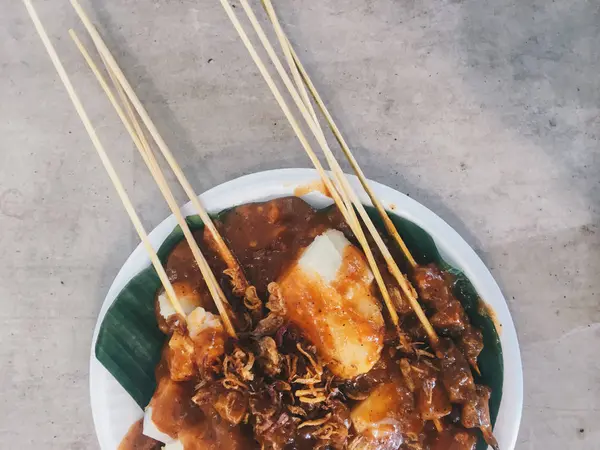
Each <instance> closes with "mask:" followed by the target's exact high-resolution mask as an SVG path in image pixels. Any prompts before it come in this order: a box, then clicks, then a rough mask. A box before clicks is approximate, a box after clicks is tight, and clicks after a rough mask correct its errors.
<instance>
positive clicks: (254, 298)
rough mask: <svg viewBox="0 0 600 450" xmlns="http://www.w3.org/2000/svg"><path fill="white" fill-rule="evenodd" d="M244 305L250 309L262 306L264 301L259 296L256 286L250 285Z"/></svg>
mask: <svg viewBox="0 0 600 450" xmlns="http://www.w3.org/2000/svg"><path fill="white" fill-rule="evenodd" d="M244 306H245V307H246V308H248V309H249V310H250V311H257V310H260V309H261V308H262V302H261V301H260V298H258V293H257V292H256V288H255V287H254V286H248V287H247V288H246V292H245V294H244Z"/></svg>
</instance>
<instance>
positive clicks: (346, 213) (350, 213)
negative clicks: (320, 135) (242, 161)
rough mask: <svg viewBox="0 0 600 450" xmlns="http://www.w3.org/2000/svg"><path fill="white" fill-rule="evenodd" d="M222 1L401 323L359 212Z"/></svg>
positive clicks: (391, 314) (393, 316)
mask: <svg viewBox="0 0 600 450" xmlns="http://www.w3.org/2000/svg"><path fill="white" fill-rule="evenodd" d="M220 2H221V5H222V6H223V9H224V10H225V12H226V13H227V16H228V17H229V19H230V20H231V23H232V24H233V26H234V28H235V29H236V31H237V32H238V34H239V35H240V38H241V39H242V42H243V43H244V45H245V47H246V49H247V50H248V53H249V54H250V56H251V57H252V60H253V61H254V63H255V64H256V66H257V68H258V70H259V71H260V73H261V75H262V76H263V78H264V79H265V81H266V83H267V85H268V86H269V89H270V90H271V92H272V93H273V96H274V97H275V100H276V101H277V103H278V104H279V106H280V107H281V109H282V111H283V113H284V115H285V116H286V118H287V120H288V121H289V123H290V125H291V127H292V129H293V130H294V132H295V133H296V135H297V136H298V139H299V141H300V143H301V145H302V147H303V148H304V150H305V151H306V154H307V155H308V157H309V158H310V160H311V162H312V163H313V165H314V166H315V168H316V170H317V172H318V173H319V176H320V177H321V180H322V181H323V183H324V184H325V186H326V187H327V189H328V190H329V192H330V193H331V196H332V198H333V200H334V202H335V204H336V205H337V207H338V208H339V210H340V212H341V214H342V216H343V217H344V220H345V221H346V222H347V223H348V225H349V226H350V228H351V229H352V232H353V233H354V235H355V236H356V238H357V239H358V241H359V243H360V244H361V247H362V248H363V251H364V252H365V256H366V258H367V261H368V263H369V267H370V268H371V271H372V272H373V275H374V277H375V280H376V282H377V285H378V287H379V289H380V291H381V295H382V297H383V298H384V302H385V304H386V306H387V308H388V312H389V314H390V318H391V320H392V322H393V323H394V325H398V314H397V312H396V310H395V308H394V306H393V304H392V301H391V298H390V296H389V293H388V291H387V288H386V286H385V283H384V281H383V278H382V276H381V273H380V272H379V269H378V267H377V263H376V261H375V257H374V256H373V252H372V251H371V249H370V247H369V245H368V242H367V240H366V236H365V234H364V232H363V230H362V228H361V226H360V222H359V221H358V218H357V217H356V213H355V211H354V209H353V208H346V205H345V201H344V200H343V199H342V195H344V192H343V191H340V192H338V189H337V188H336V187H335V186H334V184H333V183H332V181H331V179H330V178H329V176H328V175H327V173H326V172H325V169H324V168H323V166H322V165H321V163H320V161H319V159H318V157H317V155H316V154H315V152H314V151H313V150H312V148H311V146H310V144H309V143H308V140H307V139H306V136H305V135H304V133H303V132H302V129H301V128H300V125H299V124H298V122H297V120H296V119H295V117H294V115H293V114H292V112H291V111H290V109H289V107H288V105H287V103H286V101H285V100H284V98H283V96H282V95H281V92H280V91H279V88H278V87H277V85H276V84H275V81H274V80H273V78H272V77H271V75H270V74H269V71H268V70H267V68H266V67H265V65H264V63H263V61H262V59H261V58H260V56H259V55H258V53H257V52H256V49H255V48H254V45H252V42H250V39H249V38H248V35H247V34H246V31H245V30H244V28H243V26H242V24H241V23H240V21H239V20H238V18H237V16H236V15H235V13H234V11H233V8H232V7H231V5H230V4H229V3H228V2H227V0H220Z"/></svg>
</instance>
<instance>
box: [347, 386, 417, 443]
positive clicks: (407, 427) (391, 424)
mask: <svg viewBox="0 0 600 450" xmlns="http://www.w3.org/2000/svg"><path fill="white" fill-rule="evenodd" d="M350 417H351V419H352V424H353V425H354V429H355V430H356V432H357V433H358V434H359V435H362V436H364V437H366V438H367V440H368V441H382V440H389V441H393V442H397V446H399V445H400V444H402V443H403V442H404V441H418V438H419V434H420V433H421V431H422V430H423V421H422V420H421V417H420V414H419V411H418V410H417V408H416V405H415V401H414V397H413V394H412V392H410V390H409V389H408V387H407V386H406V384H405V383H404V382H403V381H402V379H401V378H399V377H398V378H396V379H394V380H393V381H390V382H387V383H384V384H380V385H379V386H378V387H376V388H375V390H374V391H373V392H371V394H370V395H369V396H368V397H367V398H366V399H365V400H363V401H362V402H360V403H359V404H358V405H356V406H355V407H354V408H353V409H352V412H351V414H350ZM371 448H372V447H371ZM395 448H397V447H395Z"/></svg>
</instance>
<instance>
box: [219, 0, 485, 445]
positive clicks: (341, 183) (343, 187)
mask: <svg viewBox="0 0 600 450" xmlns="http://www.w3.org/2000/svg"><path fill="white" fill-rule="evenodd" d="M221 3H222V4H223V6H224V8H225V9H226V12H227V13H228V15H229V17H230V19H231V20H232V22H233V23H234V26H235V27H236V29H237V30H238V32H239V33H240V36H241V37H242V40H243V41H244V43H245V44H246V46H247V47H248V49H249V50H250V53H251V55H252V57H253V59H254V60H255V62H256V63H257V65H258V64H259V63H258V62H257V59H259V57H258V56H257V55H256V53H255V52H254V53H253V51H252V49H251V46H252V44H251V43H250V42H249V41H248V40H247V37H244V34H245V33H244V32H243V30H242V31H241V28H242V27H241V25H240V24H239V22H237V19H236V18H235V14H234V13H233V10H232V9H231V7H230V6H229V5H226V4H225V2H224V0H221ZM241 4H242V7H243V9H244V11H245V12H246V14H247V16H248V18H249V20H250V22H251V24H252V26H253V27H254V29H255V31H256V32H257V34H258V37H259V39H260V41H261V42H262V44H263V46H264V48H265V50H266V51H267V53H268V55H269V57H270V58H271V60H272V62H273V63H274V65H275V67H276V69H277V71H278V73H279V74H280V75H281V78H282V80H283V81H284V84H285V85H286V87H287V88H288V91H289V92H290V94H291V95H292V98H293V99H294V101H295V103H296V105H297V106H298V108H299V110H300V112H301V113H302V115H303V117H304V119H305V120H306V122H307V124H308V126H309V128H310V129H311V131H312V132H313V134H314V136H315V138H316V139H317V141H318V142H319V145H320V146H321V148H322V150H323V151H324V153H325V156H326V158H327V160H328V162H329V165H330V167H331V168H332V169H333V172H334V178H335V179H336V181H337V184H338V187H339V188H340V191H341V192H342V193H343V194H345V196H349V199H348V197H346V198H345V203H346V205H348V204H354V205H355V206H356V208H357V210H358V211H359V213H360V215H361V218H362V219H363V222H364V223H365V225H366V226H367V228H368V229H369V231H370V232H371V235H372V237H373V239H374V241H375V243H376V244H377V247H378V248H379V250H380V251H381V253H382V254H383V256H384V258H385V260H386V262H387V263H388V268H389V269H390V272H391V273H392V275H393V276H394V277H395V278H396V280H397V281H398V283H399V285H400V287H401V288H402V290H403V292H404V294H405V295H406V297H407V298H408V300H409V302H410V304H411V307H412V308H413V310H414V312H415V313H416V314H417V317H418V318H419V320H420V321H421V323H422V325H423V327H424V328H425V330H426V332H427V334H428V336H429V340H430V342H431V344H432V346H433V348H434V349H435V348H436V347H437V344H438V342H439V338H438V337H437V334H436V333H435V331H434V330H433V328H432V326H431V324H430V323H429V321H428V319H427V317H426V316H425V314H424V312H423V310H422V308H421V306H420V305H419V303H418V301H417V296H416V292H415V291H414V288H412V286H410V285H409V283H408V280H406V278H405V277H404V275H402V274H401V272H400V270H399V268H398V266H397V265H396V263H395V261H394V260H393V258H392V256H391V254H390V252H389V250H388V249H387V248H386V246H385V244H384V243H383V241H382V240H381V237H380V236H379V234H378V232H377V230H376V229H375V228H374V225H373V223H372V222H371V219H370V218H369V216H368V215H367V214H366V211H365V210H364V207H363V205H362V203H361V202H360V201H359V200H358V198H357V196H356V194H355V193H354V191H353V190H352V188H351V187H350V185H349V183H348V181H347V180H346V178H345V175H344V174H343V172H342V171H341V168H340V166H339V164H338V163H337V161H336V160H335V157H334V156H333V154H332V152H331V150H330V149H329V146H328V144H327V142H326V139H325V136H324V134H323V132H322V130H321V129H320V126H319V125H318V124H317V123H316V120H315V119H316V115H315V114H314V111H313V112H312V114H311V112H309V110H308V109H309V107H308V106H307V105H305V104H304V103H303V101H302V99H301V97H300V95H299V93H298V91H297V90H296V89H295V88H294V86H293V84H292V82H291V80H290V78H289V76H288V75H287V73H286V72H285V70H284V69H283V67H282V64H281V62H280V61H279V58H278V57H277V55H276V54H275V52H274V51H273V48H272V46H271V44H270V42H269V41H268V39H267V37H266V35H265V33H264V31H263V30H262V27H261V25H260V23H259V22H258V21H257V19H256V16H255V15H254V13H253V11H252V9H251V7H250V5H249V4H248V2H247V1H246V0H241ZM267 9H269V6H268V2H267ZM271 11H272V7H271ZM271 18H272V19H273V16H271ZM274 24H275V28H276V32H277V33H278V36H279V37H280V41H281V43H282V46H283V47H284V52H286V47H289V46H288V45H286V43H289V41H287V39H285V40H284V39H283V38H282V33H281V29H280V27H278V26H277V25H278V22H277V21H274ZM288 51H289V48H288ZM288 59H289V58H288ZM261 64H262V62H261ZM259 67H260V66H259ZM292 70H293V68H292ZM263 75H265V74H264V73H263ZM265 78H267V77H265ZM267 82H268V84H269V86H270V87H271V89H272V91H273V92H274V93H275V90H274V89H273V86H274V85H273V84H272V82H271V83H269V80H267ZM305 97H306V96H305ZM280 105H281V102H280ZM288 118H289V117H288ZM305 150H306V146H305ZM323 181H325V180H323ZM403 247H404V249H406V246H403ZM406 251H407V252H408V249H406ZM410 259H411V260H413V261H414V259H412V256H411V258H410ZM484 434H486V436H487V437H488V438H489V439H490V440H491V443H492V444H494V442H495V439H493V436H491V437H490V433H484Z"/></svg>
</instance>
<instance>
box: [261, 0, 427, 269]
mask: <svg viewBox="0 0 600 450" xmlns="http://www.w3.org/2000/svg"><path fill="white" fill-rule="evenodd" d="M263 5H264V6H265V9H266V11H267V14H268V16H269V18H270V20H271V22H272V23H273V27H274V28H275V32H276V34H277V37H278V39H279V41H280V44H281V47H282V48H283V52H284V54H285V57H286V60H287V62H288V65H289V67H290V70H291V72H292V74H293V75H294V78H295V80H296V85H297V86H298V90H299V91H300V94H301V95H302V97H303V98H304V103H305V104H306V106H307V107H308V108H309V109H310V112H311V115H312V116H313V118H314V119H315V122H317V123H318V121H317V119H316V114H315V111H314V109H313V108H312V104H311V103H310V101H309V100H307V97H308V96H307V94H306V89H305V87H304V83H306V86H307V87H308V89H309V90H310V93H311V95H312V97H313V99H314V100H315V102H316V103H317V105H318V106H319V109H320V110H321V113H322V114H323V116H325V119H326V121H327V123H328V125H329V128H331V131H332V132H333V135H334V136H335V138H336V139H337V141H338V143H339V144H340V147H341V148H342V150H343V152H344V154H345V155H346V158H347V159H348V162H349V163H350V165H351V166H352V169H353V170H354V172H355V173H356V176H357V177H358V179H359V180H360V183H361V184H362V186H363V188H364V190H365V191H366V193H367V194H368V195H369V198H370V199H371V201H372V202H373V205H375V208H376V209H377V212H378V213H379V215H380V216H381V219H382V220H383V223H384V225H385V228H386V230H387V232H388V233H389V234H390V236H392V238H393V239H394V240H395V241H396V244H397V245H398V247H400V249H401V250H402V253H404V257H405V258H406V260H407V261H408V263H409V264H410V266H411V267H412V268H414V267H416V266H417V262H416V261H415V259H414V258H413V256H412V254H411V253H410V250H409V249H408V247H407V246H406V244H405V243H404V240H403V239H402V237H400V234H399V233H398V230H397V229H396V227H395V226H394V224H393V223H392V220H391V219H390V218H389V216H388V215H387V212H386V211H385V208H384V207H383V205H382V203H381V201H380V200H379V199H378V198H377V196H376V195H375V193H374V192H373V190H372V189H371V186H369V182H368V181H367V177H366V176H365V174H364V172H363V171H362V169H361V167H360V166H359V165H358V162H357V161H356V158H355V157H354V155H353V154H352V151H351V150H350V147H349V146H348V144H347V143H346V140H345V139H344V137H343V136H342V133H341V131H340V129H339V128H338V126H337V125H336V123H335V122H334V120H333V117H332V116H331V114H330V113H329V110H328V109H327V107H326V106H325V103H324V102H323V100H322V98H321V96H320V95H319V93H318V91H317V89H316V88H315V85H314V84H313V82H312V80H311V79H310V77H309V76H308V72H307V71H306V70H305V69H304V66H303V65H302V63H301V62H300V58H298V54H297V53H296V52H295V50H294V48H293V47H292V44H291V43H290V41H289V39H288V38H287V36H286V35H285V33H284V32H283V29H282V28H281V24H280V22H279V19H278V18H277V15H276V13H275V9H274V8H273V4H272V3H271V0H263ZM298 78H299V79H300V82H299V81H298ZM319 128H320V127H319Z"/></svg>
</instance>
